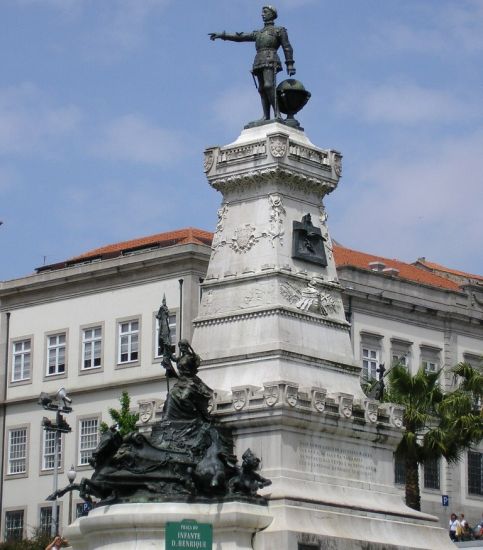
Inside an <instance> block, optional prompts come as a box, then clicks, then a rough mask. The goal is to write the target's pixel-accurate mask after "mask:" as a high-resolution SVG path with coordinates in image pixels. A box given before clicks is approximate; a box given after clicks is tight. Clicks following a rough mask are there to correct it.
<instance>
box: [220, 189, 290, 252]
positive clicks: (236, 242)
mask: <svg viewBox="0 0 483 550" xmlns="http://www.w3.org/2000/svg"><path fill="white" fill-rule="evenodd" d="M268 207H269V214H268V223H267V225H266V226H265V228H264V229H258V228H257V227H256V226H255V225H253V224H251V223H245V224H242V225H239V226H238V227H236V228H235V230H234V232H233V236H232V237H231V239H230V238H229V237H227V236H226V234H225V232H224V228H225V221H226V218H227V216H228V211H229V208H228V205H227V204H223V205H222V206H221V207H220V208H219V209H218V222H217V224H216V232H215V235H214V237H213V242H212V245H211V249H212V254H213V255H214V254H216V252H217V251H218V249H219V248H221V247H222V246H225V245H228V246H229V247H230V248H231V249H232V250H233V251H235V252H237V253H239V254H244V253H246V252H248V251H249V250H250V249H251V248H252V247H253V246H254V245H255V244H257V243H258V242H259V241H260V239H262V238H266V237H268V238H269V239H270V244H271V245H272V247H274V246H275V244H274V241H275V239H278V240H279V242H280V245H281V246H283V236H284V233H285V231H284V227H283V221H284V218H285V214H286V211H285V208H284V206H283V201H282V197H281V196H280V195H279V194H277V193H273V194H271V195H269V197H268Z"/></svg>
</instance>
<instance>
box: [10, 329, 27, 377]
mask: <svg viewBox="0 0 483 550" xmlns="http://www.w3.org/2000/svg"><path fill="white" fill-rule="evenodd" d="M31 360H32V348H31V341H30V339H28V340H22V341H20V342H14V344H13V352H12V363H13V369H12V382H19V381H20V380H29V379H30V373H31V370H30V365H31Z"/></svg>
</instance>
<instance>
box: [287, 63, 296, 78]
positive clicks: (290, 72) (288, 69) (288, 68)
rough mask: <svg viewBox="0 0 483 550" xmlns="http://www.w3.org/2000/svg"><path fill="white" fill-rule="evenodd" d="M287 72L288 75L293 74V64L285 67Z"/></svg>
mask: <svg viewBox="0 0 483 550" xmlns="http://www.w3.org/2000/svg"><path fill="white" fill-rule="evenodd" d="M287 74H288V76H293V75H294V74H295V67H294V66H293V65H289V66H288V67H287Z"/></svg>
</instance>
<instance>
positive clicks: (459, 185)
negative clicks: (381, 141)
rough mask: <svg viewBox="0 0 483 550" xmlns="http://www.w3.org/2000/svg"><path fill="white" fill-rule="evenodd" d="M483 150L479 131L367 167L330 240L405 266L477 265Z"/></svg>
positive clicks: (346, 196)
mask: <svg viewBox="0 0 483 550" xmlns="http://www.w3.org/2000/svg"><path fill="white" fill-rule="evenodd" d="M482 151H483V133H482V132H477V133H474V134H472V135H469V136H467V137H466V138H462V139H460V140H455V139H452V140H446V141H438V140H435V141H434V143H433V146H432V147H425V148H423V149H421V150H417V149H416V148H413V149H410V146H409V148H408V150H407V151H404V152H400V153H399V154H395V155H394V156H392V157H389V158H385V159H379V160H376V161H375V162H373V163H372V165H370V166H368V167H367V166H365V167H364V169H365V172H364V177H363V178H361V181H360V182H359V184H358V189H357V191H355V192H353V193H347V192H345V193H344V195H343V200H344V202H343V203H342V206H341V207H339V208H340V210H341V212H339V214H338V215H337V219H336V220H335V232H334V236H335V238H337V239H338V240H340V242H342V243H344V244H346V245H347V246H352V247H354V248H358V249H360V250H365V251H367V252H374V253H379V254H381V255H385V256H388V257H395V256H397V257H399V258H401V259H405V260H407V261H409V260H415V259H416V258H417V257H419V256H427V257H428V259H433V260H434V261H437V262H440V263H443V264H446V265H448V266H452V267H455V268H458V267H460V268H462V269H464V266H466V265H475V263H476V262H475V258H476V259H478V257H479V261H480V262H481V235H482V231H481V205H482V204H483V176H482V174H483V155H482V154H481V152H482ZM341 198H342V197H341ZM481 268H482V266H481V264H480V270H481Z"/></svg>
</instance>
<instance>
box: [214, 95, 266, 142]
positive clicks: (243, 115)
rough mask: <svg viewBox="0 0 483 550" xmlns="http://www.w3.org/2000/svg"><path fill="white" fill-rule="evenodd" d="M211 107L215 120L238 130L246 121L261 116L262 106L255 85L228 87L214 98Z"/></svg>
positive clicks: (229, 128) (228, 127)
mask: <svg viewBox="0 0 483 550" xmlns="http://www.w3.org/2000/svg"><path fill="white" fill-rule="evenodd" d="M213 108H214V111H215V116H216V118H217V120H219V121H220V122H221V123H222V124H223V125H224V126H225V127H226V128H227V129H228V130H233V131H239V130H240V128H243V126H244V125H245V124H246V123H247V122H250V121H251V120H255V119H257V118H261V116H262V107H261V103H260V99H259V95H258V92H257V91H256V90H255V87H253V88H250V87H248V86H243V87H239V88H231V89H228V90H226V91H225V92H224V93H223V94H222V95H220V96H219V97H218V98H217V99H215V101H214V103H213ZM257 108H258V111H257Z"/></svg>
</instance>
